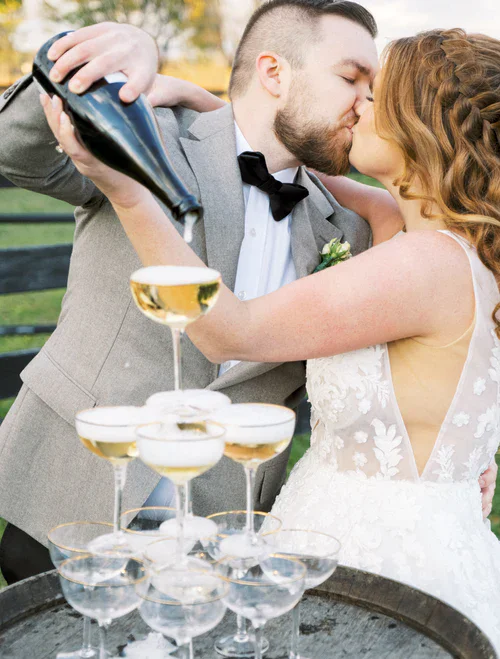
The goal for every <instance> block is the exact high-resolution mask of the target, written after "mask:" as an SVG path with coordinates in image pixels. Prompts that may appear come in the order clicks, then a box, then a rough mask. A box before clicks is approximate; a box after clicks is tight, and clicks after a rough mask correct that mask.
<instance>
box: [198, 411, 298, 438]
mask: <svg viewBox="0 0 500 659" xmlns="http://www.w3.org/2000/svg"><path fill="white" fill-rule="evenodd" d="M210 418H211V420H212V421H216V422H217V423H220V424H221V425H222V426H224V427H225V428H226V435H225V439H226V442H232V443H235V444H241V445H249V444H250V445H255V444H258V445H262V444H272V443H273V442H279V441H282V440H285V439H291V438H292V436H293V431H294V429H295V413H294V412H292V410H290V409H288V408H287V407H280V406H278V405H276V406H274V405H265V404H259V403H241V404H239V405H228V406H227V407H223V408H222V409H220V410H217V411H216V412H214V413H213V414H211V415H210Z"/></svg>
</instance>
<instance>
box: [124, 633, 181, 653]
mask: <svg viewBox="0 0 500 659" xmlns="http://www.w3.org/2000/svg"><path fill="white" fill-rule="evenodd" d="M175 649H176V646H175V645H173V644H172V643H170V641H168V640H167V639H166V638H165V637H164V636H163V635H162V634H159V633H158V632H151V633H150V634H148V635H147V636H146V637H145V638H143V639H141V640H140V641H132V642H131V643H128V644H127V645H126V646H125V647H124V648H123V650H122V652H121V654H120V656H121V657H127V659H144V657H147V658H148V659H153V658H154V659H166V658H167V657H169V656H170V654H171V653H172V652H174V651H175Z"/></svg>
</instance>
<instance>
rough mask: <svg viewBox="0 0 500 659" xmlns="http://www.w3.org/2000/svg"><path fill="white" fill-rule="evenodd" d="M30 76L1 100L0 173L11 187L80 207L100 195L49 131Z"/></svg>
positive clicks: (16, 84)
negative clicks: (58, 146)
mask: <svg viewBox="0 0 500 659" xmlns="http://www.w3.org/2000/svg"><path fill="white" fill-rule="evenodd" d="M39 96H40V92H39V90H38V87H37V86H36V84H35V83H34V81H33V79H32V76H31V75H29V76H25V77H24V78H21V79H20V80H18V81H17V82H16V83H14V85H12V87H10V88H9V89H8V90H7V91H6V92H5V93H4V94H3V95H2V97H0V135H1V136H2V137H1V146H0V173H1V174H2V175H3V176H5V178H7V179H9V181H11V182H12V183H14V185H17V186H18V187H21V188H25V189H27V190H32V191H33V192H40V193H42V194H46V195H49V196H51V197H55V198H56V199H62V200H63V201H67V202H69V203H70V204H73V205H74V206H83V205H84V204H87V203H89V202H91V201H93V200H94V199H95V198H101V197H102V193H101V192H100V191H99V190H98V189H97V188H96V186H95V185H94V184H93V183H92V181H90V179H88V178H86V177H85V176H82V175H81V174H80V173H79V172H78V170H77V169H76V167H75V166H74V164H73V162H72V160H71V159H70V158H68V156H67V155H66V154H65V153H58V151H56V148H55V147H56V146H57V142H56V140H55V138H54V135H53V133H52V131H51V130H50V128H49V125H48V123H47V120H46V118H45V115H44V112H43V109H42V107H41V105H40V100H39Z"/></svg>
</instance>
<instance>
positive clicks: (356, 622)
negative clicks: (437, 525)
mask: <svg viewBox="0 0 500 659" xmlns="http://www.w3.org/2000/svg"><path fill="white" fill-rule="evenodd" d="M290 616H291V614H286V615H285V616H282V617H280V618H277V619H275V620H271V621H269V623H268V624H267V625H266V628H265V636H266V637H267V638H268V640H269V642H270V650H269V651H268V652H267V653H266V657H267V658H268V659H284V658H285V657H287V656H288V653H287V644H288V642H289V629H290V625H291V617H290ZM234 630H235V616H234V614H232V613H230V612H228V613H227V614H226V616H225V618H224V620H223V622H222V623H221V624H220V625H219V626H218V627H217V628H216V629H215V630H213V631H212V632H210V633H209V634H205V635H204V636H201V637H198V638H196V639H195V640H194V648H195V656H196V657H197V658H199V659H202V658H203V659H215V658H216V657H218V656H219V655H217V653H216V652H215V651H214V650H213V644H214V641H215V640H216V639H217V638H219V637H220V636H222V635H225V634H230V633H233V632H234ZM150 631H151V630H150V629H149V628H148V627H147V626H146V624H145V623H144V622H143V621H142V620H141V618H140V616H139V614H138V613H137V612H133V613H131V614H129V615H128V616H125V617H124V618H121V619H119V620H115V621H114V622H113V624H112V625H111V628H110V630H109V638H108V641H109V642H108V650H110V651H111V652H113V653H114V655H115V656H117V657H130V659H135V658H136V657H140V658H141V659H163V658H164V657H165V656H166V655H165V653H164V651H160V652H158V651H156V652H155V651H153V650H152V651H151V653H150V652H149V651H146V650H145V649H144V645H142V646H141V650H140V652H139V653H138V650H139V648H138V647H137V645H136V646H135V650H134V645H133V643H134V642H136V643H137V642H141V641H142V643H144V640H143V639H145V638H146V637H147V635H148V634H149V633H150ZM93 635H94V644H95V645H97V628H96V626H95V625H93ZM81 640H82V623H81V617H80V615H79V614H78V613H76V612H75V611H73V610H72V609H71V608H70V607H69V605H67V604H66V602H65V601H64V599H63V597H62V594H61V590H60V587H59V580H58V577H57V573H56V572H55V571H53V572H47V573H45V574H43V575H39V576H37V577H33V578H32V579H26V580H25V581H23V582H21V583H19V584H16V585H15V586H11V587H9V588H6V589H5V590H3V591H1V592H0V657H2V659H25V658H26V659H28V658H30V659H31V658H32V657H37V659H49V658H51V659H52V658H53V657H55V655H56V654H57V652H61V651H64V650H71V649H72V650H76V649H77V648H78V647H79V643H80V642H81ZM151 640H152V639H151ZM301 652H302V653H304V655H305V656H307V657H311V659H330V658H332V659H334V658H337V657H338V658H340V657H342V658H345V657H349V658H351V657H352V659H354V658H359V657H363V658H364V659H449V658H450V657H461V658H462V657H463V658H464V659H469V658H470V659H482V658H485V659H486V658H487V659H495V657H496V656H497V655H496V654H495V653H494V651H493V649H492V647H491V645H490V643H489V641H488V639H487V638H486V636H485V635H484V634H483V633H482V632H481V631H480V630H479V629H478V628H477V627H476V626H475V625H473V623H471V622H470V621H469V620H468V619H467V618H465V617H464V616H462V615H461V614H460V613H459V612H457V611H455V610H454V609H452V608H451V607H448V606H446V605H445V604H443V603H442V602H439V601H438V600H435V599H434V598H432V597H430V596H428V595H426V594H424V593H421V592H420V591H417V590H414V589H412V588H409V587H408V586H405V585H403V584H400V583H398V582H393V581H390V580H388V579H384V578H382V577H378V576H376V575H372V574H368V573H365V572H361V571H359V570H352V569H350V568H345V567H339V568H338V570H337V572H336V573H335V574H334V575H333V576H332V577H331V578H330V579H329V580H328V581H327V582H326V583H325V584H324V585H323V586H322V587H321V588H320V589H316V590H314V591H312V592H311V591H310V592H309V593H307V594H306V595H305V596H304V599H303V601H302V604H301Z"/></svg>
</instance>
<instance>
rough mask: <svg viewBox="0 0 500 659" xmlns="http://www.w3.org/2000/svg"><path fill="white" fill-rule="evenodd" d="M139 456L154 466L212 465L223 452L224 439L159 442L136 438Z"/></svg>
mask: <svg viewBox="0 0 500 659" xmlns="http://www.w3.org/2000/svg"><path fill="white" fill-rule="evenodd" d="M137 447H138V449H139V456H140V458H141V460H143V462H145V463H146V464H149V465H154V466H156V467H174V468H183V467H202V466H203V467H205V466H207V465H214V464H215V463H216V462H218V461H219V460H220V459H221V457H222V455H223V453H224V440H223V439H222V438H221V439H204V440H200V441H196V440H190V441H185V440H182V439H179V440H178V441H169V442H159V441H157V440H155V439H144V438H141V437H139V438H138V439H137Z"/></svg>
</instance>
